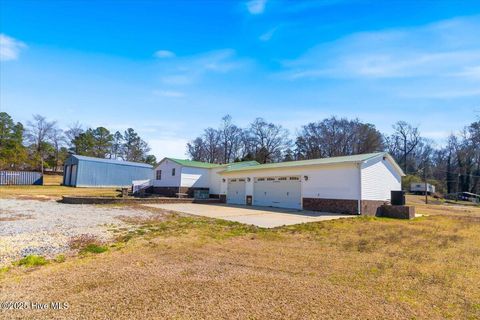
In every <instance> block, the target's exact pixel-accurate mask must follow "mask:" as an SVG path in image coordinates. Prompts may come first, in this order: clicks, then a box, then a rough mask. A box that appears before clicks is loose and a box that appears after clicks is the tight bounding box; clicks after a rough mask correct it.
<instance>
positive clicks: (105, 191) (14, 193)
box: [0, 186, 118, 200]
mask: <svg viewBox="0 0 480 320" xmlns="http://www.w3.org/2000/svg"><path fill="white" fill-rule="evenodd" d="M67 195H70V196H105V197H107V196H117V195H118V192H117V191H116V188H73V187H64V186H1V187H0V198H17V199H33V200H42V199H43V200H50V199H60V198H61V197H62V196H67Z"/></svg>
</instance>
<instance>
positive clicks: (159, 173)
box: [156, 170, 162, 180]
mask: <svg viewBox="0 0 480 320" xmlns="http://www.w3.org/2000/svg"><path fill="white" fill-rule="evenodd" d="M156 173H157V180H162V170H157V172H156Z"/></svg>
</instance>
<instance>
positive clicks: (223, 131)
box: [219, 115, 242, 163]
mask: <svg viewBox="0 0 480 320" xmlns="http://www.w3.org/2000/svg"><path fill="white" fill-rule="evenodd" d="M219 132H220V139H221V142H222V151H223V159H222V162H223V163H229V162H232V161H234V160H235V158H236V157H237V156H238V151H239V147H240V140H241V137H242V129H240V128H238V127H237V126H236V125H234V124H233V123H232V117H231V116H230V115H226V116H224V117H223V118H222V126H221V128H220V130H219Z"/></svg>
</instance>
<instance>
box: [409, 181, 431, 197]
mask: <svg viewBox="0 0 480 320" xmlns="http://www.w3.org/2000/svg"><path fill="white" fill-rule="evenodd" d="M410 192H412V193H415V194H425V182H412V183H410ZM427 193H428V194H434V193H435V186H434V185H433V184H430V183H427Z"/></svg>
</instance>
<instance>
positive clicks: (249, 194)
mask: <svg viewBox="0 0 480 320" xmlns="http://www.w3.org/2000/svg"><path fill="white" fill-rule="evenodd" d="M402 176H404V173H403V171H402V169H401V168H400V167H399V166H398V164H397V163H396V162H395V160H394V159H393V158H392V157H391V156H390V155H389V154H388V153H385V152H380V153H370V154H361V155H353V156H344V157H332V158H323V159H313V160H302V161H288V162H281V163H268V164H259V163H258V162H256V161H246V162H237V163H231V164H226V165H218V164H211V163H204V162H198V161H190V160H180V159H172V158H165V159H163V160H162V161H161V162H160V163H159V165H158V166H157V168H156V169H155V179H154V180H153V181H152V182H151V185H152V186H153V191H154V192H155V193H159V194H163V195H168V196H172V195H175V194H176V193H187V194H189V195H192V194H193V191H194V190H208V191H209V193H210V196H211V197H217V198H220V199H222V200H224V201H225V202H226V203H228V204H240V205H245V204H247V205H255V206H271V207H280V208H292V209H304V210H318V211H325V212H336V213H351V214H352V213H353V214H367V215H373V214H375V212H376V210H377V208H378V207H379V206H381V205H382V204H384V203H386V202H389V201H390V197H391V196H390V192H391V191H393V190H401V177H402Z"/></svg>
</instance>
